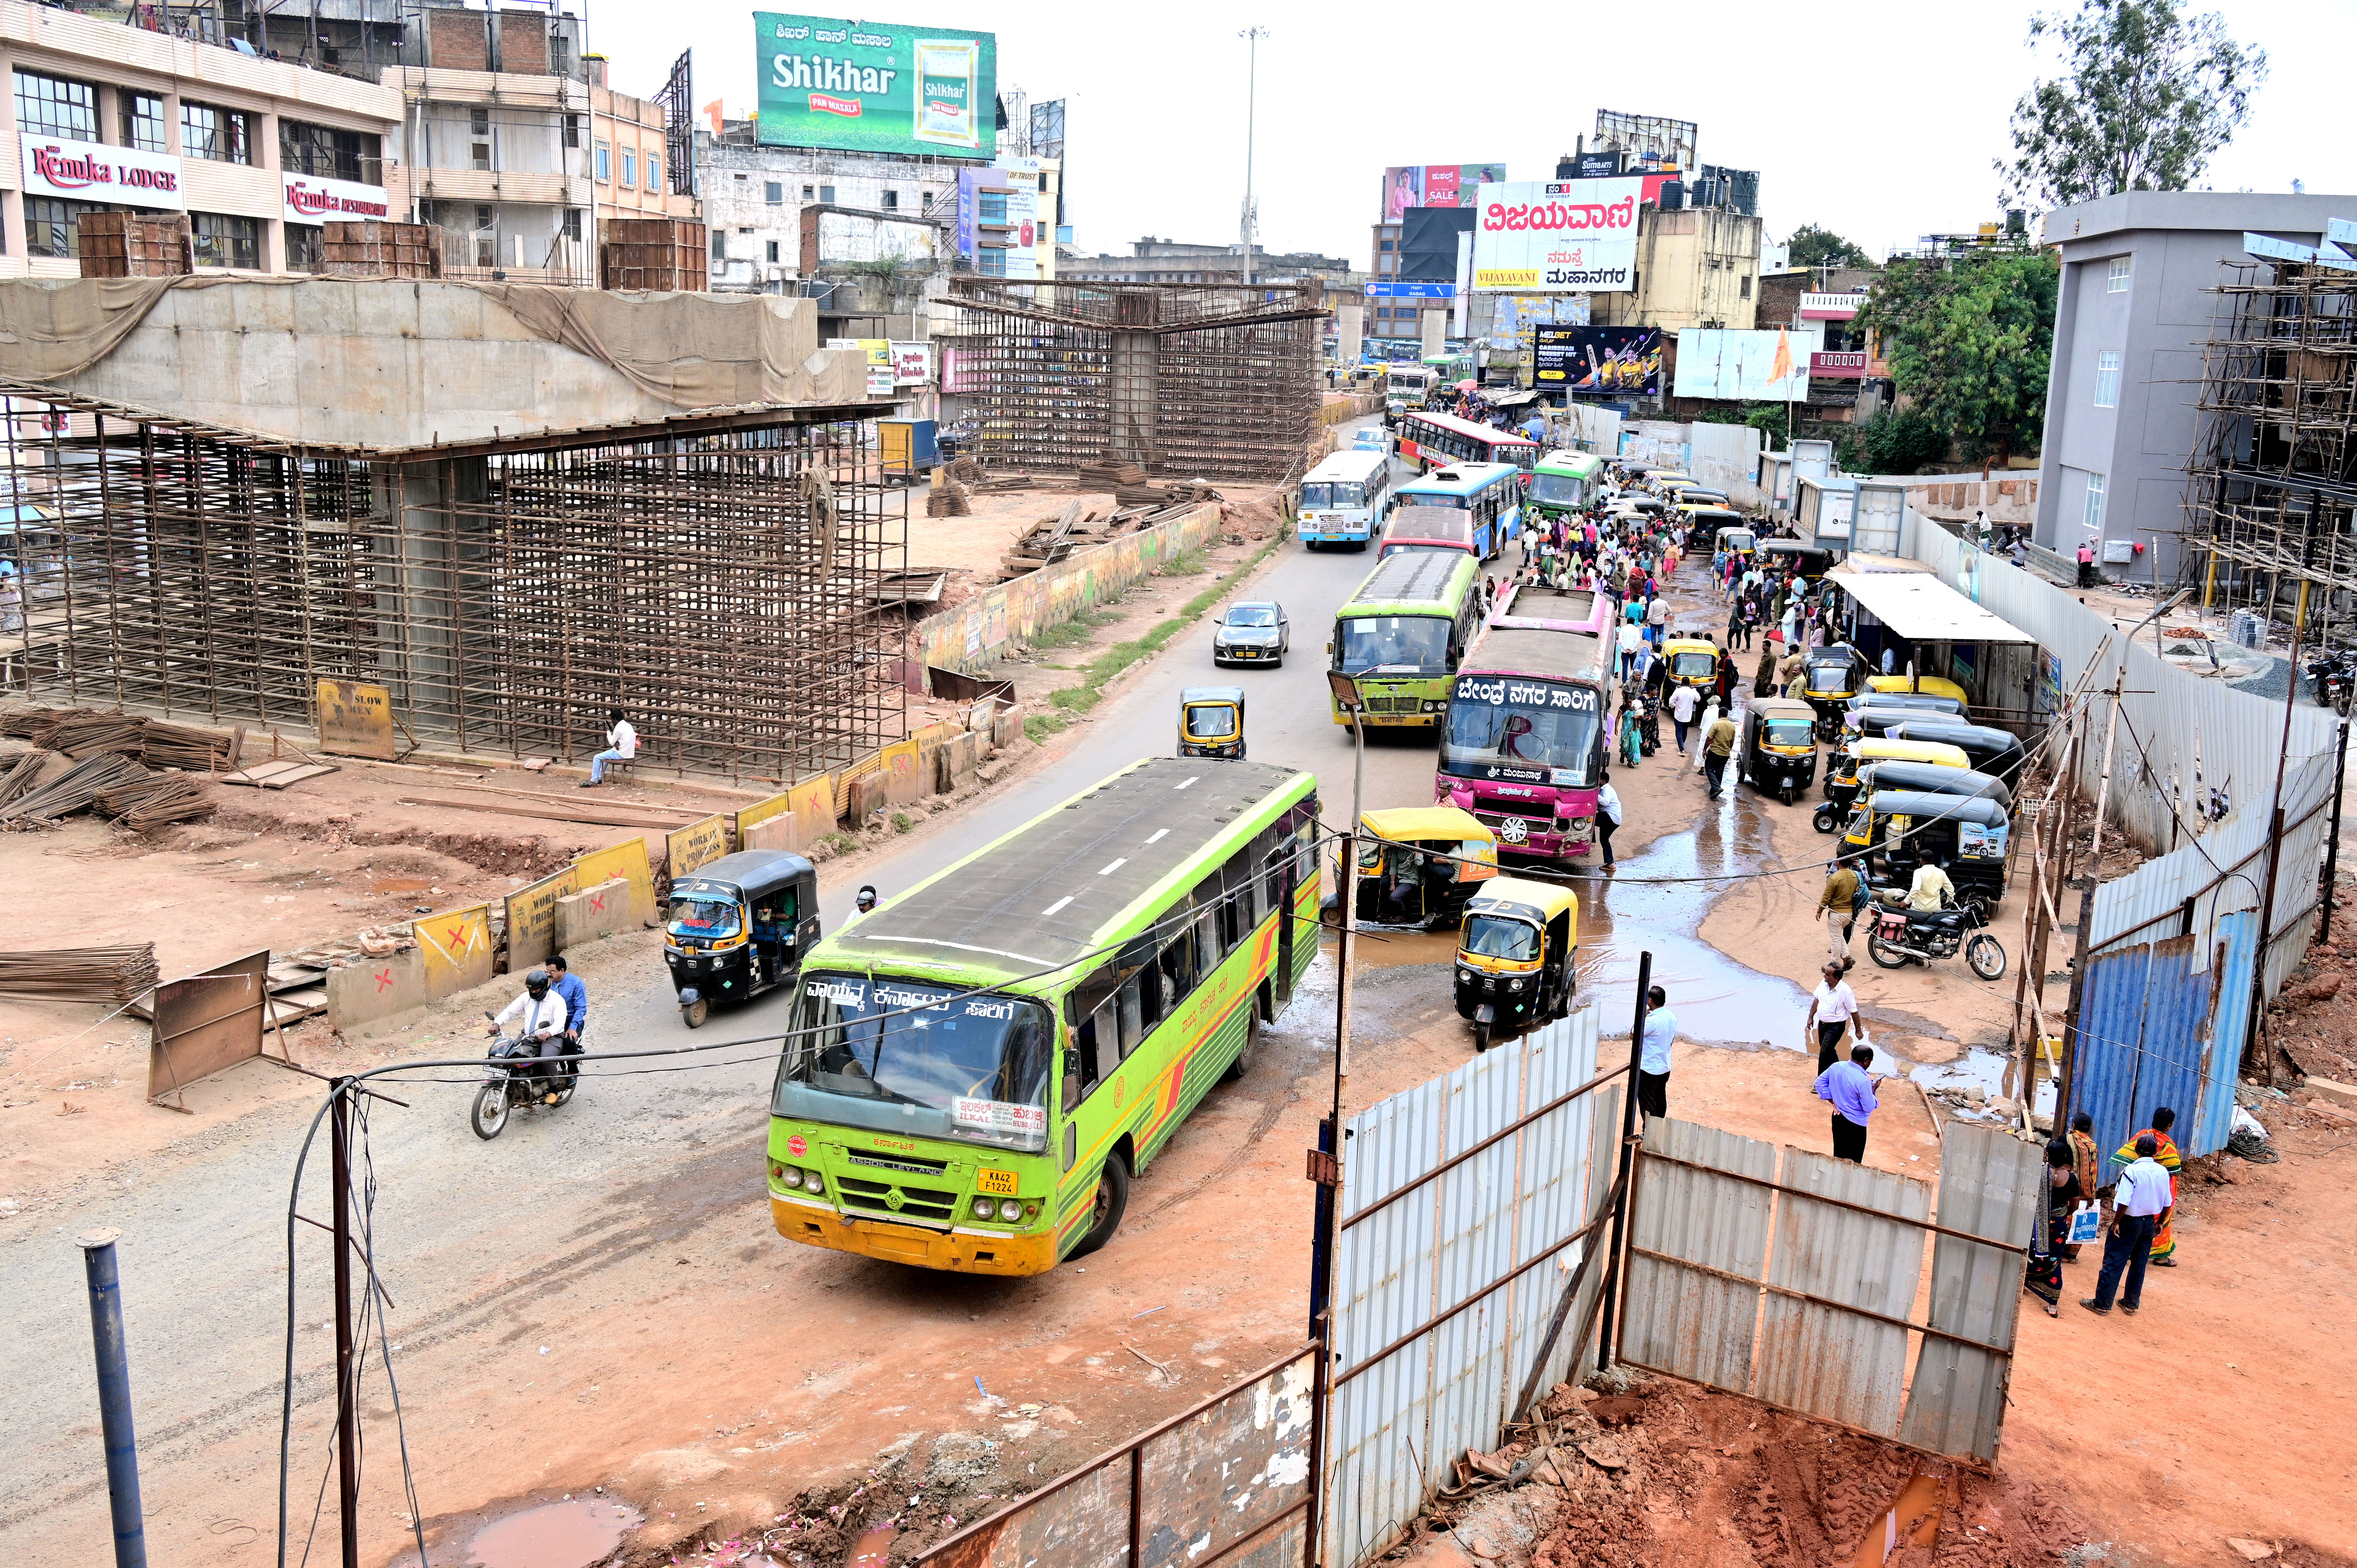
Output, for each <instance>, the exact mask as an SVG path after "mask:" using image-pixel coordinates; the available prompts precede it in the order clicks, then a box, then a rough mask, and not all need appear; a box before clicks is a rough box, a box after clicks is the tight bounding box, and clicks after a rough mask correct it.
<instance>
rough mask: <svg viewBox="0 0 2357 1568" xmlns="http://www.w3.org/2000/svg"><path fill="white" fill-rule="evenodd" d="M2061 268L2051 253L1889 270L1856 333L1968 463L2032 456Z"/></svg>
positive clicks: (1909, 263) (1894, 265)
mask: <svg viewBox="0 0 2357 1568" xmlns="http://www.w3.org/2000/svg"><path fill="white" fill-rule="evenodd" d="M2060 277H2061V269H2060V267H2059V264H2058V263H2057V262H2056V261H2055V258H2054V255H2053V253H2052V252H2045V251H2038V252H2004V251H1998V252H1970V253H1967V254H1964V255H1962V256H1957V257H1953V258H1944V259H1935V260H1920V259H1913V258H1907V257H1901V258H1898V259H1896V260H1894V261H1892V262H1891V263H1890V264H1889V266H1888V267H1886V268H1884V269H1883V271H1882V274H1881V275H1880V276H1878V278H1876V279H1875V281H1874V286H1873V287H1872V288H1871V289H1869V290H1868V291H1867V298H1866V307H1865V308H1864V309H1863V310H1861V311H1860V312H1859V313H1858V317H1857V325H1858V326H1860V327H1864V328H1871V329H1872V330H1874V331H1875V332H1877V333H1878V334H1879V335H1880V338H1881V341H1882V354H1883V358H1884V359H1885V360H1888V361H1889V365H1890V379H1891V381H1892V384H1893V385H1895V386H1896V387H1897V388H1898V390H1899V393H1900V396H1901V397H1903V398H1906V399H1907V400H1908V401H1909V403H1910V404H1911V405H1912V411H1913V412H1914V413H1916V414H1919V415H1920V416H1921V417H1922V418H1923V419H1924V420H1926V421H1927V422H1929V424H1930V425H1931V427H1932V431H1933V433H1934V434H1935V435H1936V436H1937V437H1938V438H1939V439H1940V440H1941V441H1942V442H1943V444H1944V443H1949V442H1953V444H1954V446H1956V447H1957V449H1958V450H1959V452H1960V453H1961V454H1962V455H1963V456H1964V458H1966V459H1967V460H1968V461H1972V462H1978V461H1980V460H1981V459H1982V458H1983V457H1986V456H1995V457H1996V458H1998V459H1999V460H2003V459H2004V458H2007V457H2010V456H2012V455H2013V454H2014V453H2016V452H2022V451H2035V450H2037V448H2038V445H2039V438H2040V433H2041V426H2042V424H2044V421H2045V417H2046V374H2047V370H2048V367H2049V364H2050V360H2051V357H2052V354H2051V349H2052V344H2053V340H2054V296H2055V293H2056V288H2057V285H2058V282H2059V279H2060Z"/></svg>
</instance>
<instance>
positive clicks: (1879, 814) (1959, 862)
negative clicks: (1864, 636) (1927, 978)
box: [1459, 789, 2012, 980]
mask: <svg viewBox="0 0 2357 1568" xmlns="http://www.w3.org/2000/svg"><path fill="white" fill-rule="evenodd" d="M2011 832H2012V822H2011V821H2010V819H2008V818H2007V815H2006V810H2005V808H2004V807H2003V806H2001V805H1999V804H1998V803H1997V802H1996V801H1995V800H1986V799H1984V798H1981V797H1978V796H1972V795H1944V794H1930V793H1927V792H1924V791H1921V790H1916V789H1876V790H1873V791H1872V792H1870V793H1869V794H1868V795H1867V797H1866V798H1865V799H1864V800H1860V801H1859V802H1857V807H1856V809H1855V810H1853V811H1851V812H1850V816H1849V826H1848V832H1847V833H1846V835H1845V837H1844V839H1843V841H1842V858H1843V859H1844V860H1846V861H1848V862H1851V863H1852V864H1854V865H1857V867H1858V874H1859V875H1861V876H1864V877H1865V878H1866V879H1867V882H1868V883H1869V884H1870V885H1871V886H1876V887H1905V886H1907V885H1908V884H1909V883H1910V882H1911V881H1912V880H1913V879H1914V875H1915V870H1916V868H1917V867H1918V866H1921V865H1937V866H1939V867H1940V868H1941V869H1942V870H1943V871H1945V872H1946V873H1947V874H1948V880H1949V881H1951V882H1953V884H1955V888H1956V902H1957V903H1958V904H1959V905H1964V904H1978V905H1979V906H1980V917H1981V918H1982V919H1983V920H1986V918H1988V913H1989V911H1991V910H1993V909H1995V908H1996V907H1997V905H1998V904H2000V903H2002V902H2003V901H2004V899H2005V888H2006V881H2007V854H2006V851H2007V843H2008V842H2009V840H2010V837H2011ZM1995 956H1996V962H1997V973H1998V974H2001V973H2003V972H2004V960H2003V957H2002V953H2001V950H2000V952H1999V954H1998V955H1995ZM1459 962H1460V963H1461V962H1462V960H1461V959H1460V960H1459ZM1886 967H1888V968H1894V969H1895V968H1897V967H1898V966H1897V965H1896V964H1891V965H1886ZM1974 969H1975V972H1979V970H1980V966H1979V964H1977V963H1975V965H1974ZM1982 978H1983V979H1985V980H1994V979H1996V974H1990V973H1984V974H1982Z"/></svg>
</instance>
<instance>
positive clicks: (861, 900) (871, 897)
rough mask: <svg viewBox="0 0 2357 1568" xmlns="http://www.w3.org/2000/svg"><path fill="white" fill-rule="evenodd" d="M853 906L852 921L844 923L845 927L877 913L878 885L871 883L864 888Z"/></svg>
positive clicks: (854, 900)
mask: <svg viewBox="0 0 2357 1568" xmlns="http://www.w3.org/2000/svg"><path fill="white" fill-rule="evenodd" d="M852 904H853V906H854V907H853V908H852V911H851V919H850V920H845V921H844V922H843V923H844V924H845V926H848V925H850V924H851V920H856V919H860V918H864V917H866V916H868V915H872V914H874V913H875V912H876V885H875V884H874V883H872V882H871V883H868V884H866V885H865V886H862V887H861V888H860V889H859V897H856V898H855V899H853V900H852Z"/></svg>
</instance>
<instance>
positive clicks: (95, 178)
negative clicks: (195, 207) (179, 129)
mask: <svg viewBox="0 0 2357 1568" xmlns="http://www.w3.org/2000/svg"><path fill="white" fill-rule="evenodd" d="M22 141H23V143H24V147H25V193H26V194H27V195H28V196H61V197H64V198H66V199H68V200H70V201H97V202H104V203H107V204H109V205H119V206H124V207H147V208H157V207H161V208H169V209H172V210H174V211H180V210H183V209H186V208H187V207H188V198H187V197H186V196H185V195H184V194H182V192H181V189H180V160H179V159H178V158H177V157H174V156H172V155H171V154H169V153H147V152H142V151H140V150H139V149H138V148H136V147H110V146H106V145H102V144H100V143H97V142H71V141H67V140H65V139H63V138H61V137H52V136H30V135H27V136H24V137H22Z"/></svg>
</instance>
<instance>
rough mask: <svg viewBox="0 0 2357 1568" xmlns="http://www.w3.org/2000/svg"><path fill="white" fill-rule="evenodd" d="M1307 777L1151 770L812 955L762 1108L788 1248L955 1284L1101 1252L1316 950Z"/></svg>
mask: <svg viewBox="0 0 2357 1568" xmlns="http://www.w3.org/2000/svg"><path fill="white" fill-rule="evenodd" d="M1317 831H1318V796H1317V780H1316V779H1315V778H1314V777H1313V776H1311V775H1310V774H1308V773H1297V772H1293V771H1290V770H1288V769H1286V768H1275V767H1270V766H1268V765H1266V764H1265V763H1258V762H1241V761H1238V762H1227V761H1222V762H1204V761H1201V760H1200V759H1180V758H1153V759H1149V760H1146V761H1141V762H1138V763H1135V764H1134V765H1132V766H1131V767H1129V768H1125V769H1123V770H1122V771H1121V772H1119V773H1117V774H1115V775H1114V776H1113V777H1112V778H1110V779H1105V780H1104V781H1103V783H1101V784H1098V785H1097V786H1095V787H1094V788H1093V789H1088V790H1085V791H1083V792H1082V793H1081V794H1079V795H1076V796H1074V797H1073V798H1072V799H1071V800H1067V801H1065V802H1064V803H1063V804H1062V805H1060V806H1058V807H1057V808H1055V809H1054V810H1052V811H1048V812H1046V813H1045V814H1044V815H1041V816H1039V817H1037V818H1035V819H1033V820H1032V821H1031V822H1028V823H1026V824H1024V825H1023V826H1022V827H1019V828H1017V829H1016V830H1015V831H1014V832H1011V833H1008V834H1007V835H1006V837H1004V838H1002V839H1000V840H998V841H997V842H996V843H993V844H990V845H989V846H988V847H986V848H985V849H982V850H979V851H977V852H976V853H974V854H971V855H968V856H967V857H966V858H965V859H963V860H961V861H959V862H958V863H957V864H955V865H952V866H950V867H949V868H948V869H946V870H944V871H942V872H939V873H937V874H935V875H933V876H931V877H930V878H928V879H927V880H926V881H924V882H922V883H920V884H919V885H918V886H915V887H913V888H911V889H909V891H908V892H907V893H905V894H903V895H902V896H901V897H898V898H896V899H894V900H893V901H892V902H891V903H889V904H888V905H886V906H884V907H883V908H879V909H877V911H876V912H875V913H873V914H871V915H868V916H866V918H861V919H857V920H855V921H854V922H853V923H852V924H851V925H849V926H847V927H845V928H844V929H842V930H840V931H837V932H836V933H834V935H832V936H830V937H828V938H827V939H826V940H824V941H822V942H821V943H819V944H818V946H816V947H815V948H813V949H812V950H811V952H810V955H809V957H808V958H807V959H806V960H805V961H804V964H803V968H802V975H801V977H800V979H799V981H798V982H797V986H798V988H799V994H798V996H797V997H796V1000H795V1005H794V1012H793V1017H792V1023H791V1032H790V1033H789V1034H788V1035H787V1036H786V1042H785V1047H784V1049H783V1051H782V1053H781V1055H780V1060H779V1064H778V1077H777V1083H776V1087H775V1090H773V1093H772V1097H771V1100H770V1148H769V1187H770V1218H771V1219H772V1220H773V1221H774V1223H775V1224H776V1225H777V1228H778V1233H779V1234H780V1235H781V1236H783V1237H785V1238H787V1239H788V1240H794V1241H801V1242H804V1243H806V1244H808V1245H810V1246H813V1247H825V1248H830V1249H832V1250H834V1251H840V1252H856V1253H859V1254H860V1255H862V1256H864V1257H870V1258H885V1259H889V1260H891V1261H893V1262H903V1263H915V1264H918V1265H920V1266H921V1267H924V1268H931V1269H946V1270H952V1271H956V1272H959V1273H981V1274H1037V1273H1046V1272H1047V1271H1048V1270H1049V1269H1051V1268H1053V1267H1055V1266H1056V1264H1057V1263H1059V1262H1061V1261H1062V1260H1064V1259H1066V1258H1070V1257H1076V1256H1079V1255H1080V1254H1082V1253H1085V1252H1089V1251H1094V1250H1095V1249H1096V1248H1099V1247H1102V1246H1103V1245H1104V1243H1105V1241H1106V1240H1107V1239H1108V1238H1110V1237H1111V1236H1112V1235H1113V1233H1114V1229H1115V1228H1116V1227H1117V1226H1119V1225H1120V1223H1121V1216H1122V1210H1123V1208H1124V1207H1125V1205H1126V1204H1127V1202H1128V1197H1129V1186H1130V1182H1131V1179H1132V1178H1133V1177H1134V1176H1140V1175H1142V1174H1144V1172H1145V1171H1146V1167H1147V1166H1148V1165H1150V1164H1151V1163H1152V1162H1153V1160H1154V1158H1155V1156H1156V1155H1158V1154H1160V1153H1161V1152H1162V1150H1163V1149H1164V1148H1166V1147H1167V1146H1168V1144H1169V1142H1170V1138H1171V1135H1172V1134H1173V1133H1176V1132H1177V1131H1178V1129H1179V1123H1181V1122H1184V1121H1185V1120H1186V1119H1187V1115H1188V1113H1189V1112H1191V1111H1193V1110H1194V1108H1195V1106H1196V1104H1197V1102H1199V1101H1200V1100H1201V1099H1202V1098H1203V1095H1204V1094H1205V1093H1206V1092H1207V1091H1208V1090H1210V1089H1211V1085H1212V1084H1213V1083H1215V1082H1217V1081H1219V1080H1220V1079H1222V1078H1223V1077H1224V1078H1229V1079H1234V1078H1241V1077H1242V1076H1243V1074H1244V1073H1245V1071H1246V1070H1248V1069H1249V1068H1250V1067H1251V1065H1252V1058H1253V1047H1254V1042H1255V1040H1256V1039H1257V1037H1258V1035H1259V1031H1260V1027H1261V1026H1262V1025H1263V1024H1265V1023H1268V1022H1270V1021H1272V1020H1274V1019H1275V1016H1276V1015H1277V1014H1278V1013H1279V1012H1280V1011H1281V1010H1282V1009H1283V1008H1284V1006H1285V1004H1286V1002H1287V1001H1288V1000H1290V998H1291V996H1292V993H1293V988H1294V986H1295V984H1296V983H1298V981H1299V979H1300V977H1301V975H1302V973H1303V972H1304V971H1306V970H1307V969H1308V966H1309V962H1310V961H1311V960H1312V959H1313V958H1314V957H1316V955H1317V950H1318V870H1317V862H1316V856H1315V854H1314V844H1315V842H1316V837H1317Z"/></svg>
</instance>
